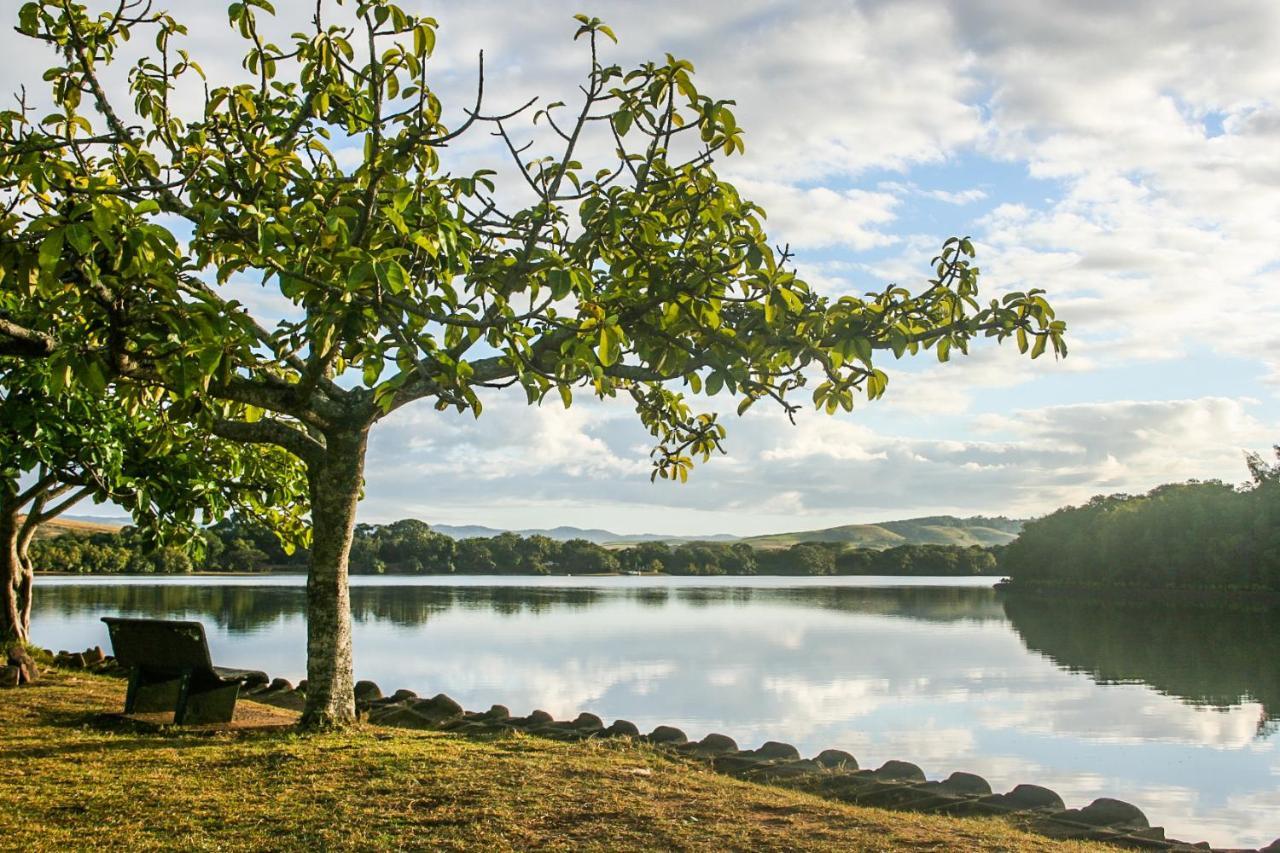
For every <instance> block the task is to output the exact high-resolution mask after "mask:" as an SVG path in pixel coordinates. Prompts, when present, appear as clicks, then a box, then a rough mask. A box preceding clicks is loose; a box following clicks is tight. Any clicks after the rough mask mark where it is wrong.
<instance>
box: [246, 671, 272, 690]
mask: <svg viewBox="0 0 1280 853" xmlns="http://www.w3.org/2000/svg"><path fill="white" fill-rule="evenodd" d="M243 683H244V686H245V687H246V688H253V687H266V686H267V685H268V684H270V683H271V679H270V678H268V677H267V674H266V673H265V672H251V673H249V675H248V676H247V677H246V678H245V680H244V682H243Z"/></svg>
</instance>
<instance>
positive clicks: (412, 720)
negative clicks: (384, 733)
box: [369, 705, 439, 729]
mask: <svg viewBox="0 0 1280 853" xmlns="http://www.w3.org/2000/svg"><path fill="white" fill-rule="evenodd" d="M369 722H371V723H376V724H377V725H380V726H397V727H399V728H402V729H434V728H435V727H436V725H437V723H438V722H439V720H436V719H433V718H431V717H428V716H427V715H425V714H420V713H418V711H417V710H416V709H414V708H407V707H405V706H404V705H383V706H381V707H376V708H371V709H370V710H369Z"/></svg>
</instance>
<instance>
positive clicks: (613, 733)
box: [604, 720, 640, 737]
mask: <svg viewBox="0 0 1280 853" xmlns="http://www.w3.org/2000/svg"><path fill="white" fill-rule="evenodd" d="M604 733H605V736H606V737H640V729H639V727H637V726H636V724H635V723H633V722H631V721H630V720H614V721H613V724H612V725H610V726H609V728H607V729H605V730H604Z"/></svg>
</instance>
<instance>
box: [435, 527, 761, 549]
mask: <svg viewBox="0 0 1280 853" xmlns="http://www.w3.org/2000/svg"><path fill="white" fill-rule="evenodd" d="M431 529H432V530H434V531H435V532H437V533H443V534H444V535H445V536H451V537H453V538H454V539H488V538H490V537H493V536H497V535H498V534H499V533H506V532H508V531H506V530H499V529H497V528H495V527H483V526H481V525H478V524H462V525H453V524H433V525H431ZM511 532H513V533H518V534H520V535H521V536H546V537H548V538H549V539H554V540H556V541H557V542H565V541H568V540H570V539H586V540H587V541H588V542H594V543H596V544H597V545H632V544H635V543H637V542H690V541H693V540H694V539H696V540H697V541H699V542H732V541H735V540H736V539H737V537H736V536H730V535H729V534H727V533H717V534H713V535H711V536H697V537H693V536H665V535H663V534H661V533H614V532H613V531H612V530H601V529H599V528H582V527H542V528H528V529H525V530H515V531H511Z"/></svg>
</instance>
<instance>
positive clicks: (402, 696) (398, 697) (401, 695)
mask: <svg viewBox="0 0 1280 853" xmlns="http://www.w3.org/2000/svg"><path fill="white" fill-rule="evenodd" d="M417 698H418V694H417V693H414V692H413V691H412V690H405V689H404V688H403V687H401V688H400V689H399V690H397V691H396V692H395V693H392V694H391V700H392V701H393V702H403V701H404V700H406V699H417Z"/></svg>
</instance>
